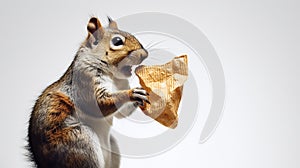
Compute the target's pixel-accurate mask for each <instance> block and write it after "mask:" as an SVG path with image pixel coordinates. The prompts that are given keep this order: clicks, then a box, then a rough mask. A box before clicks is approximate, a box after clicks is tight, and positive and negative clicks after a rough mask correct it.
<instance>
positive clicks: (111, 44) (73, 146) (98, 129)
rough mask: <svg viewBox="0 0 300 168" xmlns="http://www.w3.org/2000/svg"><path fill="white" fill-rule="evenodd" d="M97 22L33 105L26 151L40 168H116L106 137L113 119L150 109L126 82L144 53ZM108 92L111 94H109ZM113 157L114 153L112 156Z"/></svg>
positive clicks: (142, 95) (112, 27)
mask: <svg viewBox="0 0 300 168" xmlns="http://www.w3.org/2000/svg"><path fill="white" fill-rule="evenodd" d="M108 21H109V25H108V27H105V28H104V27H103V26H101V23H100V21H99V20H98V18H96V17H92V18H91V19H90V20H89V23H88V25H87V30H88V36H87V38H86V39H85V41H84V42H83V43H82V44H81V46H80V48H79V50H78V51H77V53H76V56H75V57H74V60H73V61H72V63H71V65H70V66H69V68H68V69H67V71H66V72H65V73H64V75H63V76H62V77H61V78H60V79H59V80H58V81H56V82H54V83H53V84H51V85H50V86H48V87H47V88H46V89H45V90H44V91H43V92H42V94H41V95H40V96H39V98H38V99H37V101H36V103H35V105H34V107H33V111H32V113H31V116H30V120H29V127H28V150H29V152H30V155H31V159H32V161H34V162H35V165H36V166H37V167H39V168H69V167H70V168H118V167H119V165H120V156H119V153H118V151H119V149H118V145H117V142H116V140H115V139H114V137H112V136H111V135H110V128H111V125H112V121H113V116H116V117H119V118H122V117H126V116H128V115H130V114H131V113H132V112H133V111H134V110H135V109H136V108H137V107H138V106H142V105H144V103H149V101H148V99H147V95H148V93H146V91H145V90H144V89H142V88H134V89H130V87H129V82H128V80H127V79H126V78H128V77H130V76H131V75H132V72H131V71H132V66H133V65H138V64H140V63H141V62H142V61H143V60H144V59H145V58H147V56H148V52H147V51H146V50H145V49H144V48H143V46H142V45H141V44H140V42H139V41H138V40H137V39H136V38H135V37H134V36H133V35H131V34H129V33H127V32H124V31H121V30H119V29H118V26H117V23H116V22H115V21H114V20H112V19H111V18H109V17H108ZM113 88H115V90H117V91H114V90H113ZM112 151H113V152H112Z"/></svg>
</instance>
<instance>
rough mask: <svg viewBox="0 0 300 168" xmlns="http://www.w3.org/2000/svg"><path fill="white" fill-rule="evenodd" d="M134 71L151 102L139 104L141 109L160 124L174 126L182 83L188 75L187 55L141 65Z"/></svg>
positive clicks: (176, 121)
mask: <svg viewBox="0 0 300 168" xmlns="http://www.w3.org/2000/svg"><path fill="white" fill-rule="evenodd" d="M135 73H136V75H137V76H138V78H139V81H140V85H141V86H142V87H143V88H144V89H145V90H146V91H147V92H148V93H149V96H148V99H149V101H150V103H151V104H148V103H145V104H144V106H140V108H141V110H142V111H143V112H144V113H145V114H146V115H148V116H150V117H151V118H153V119H155V120H156V121H158V122H159V123H161V124H162V125H164V126H166V127H169V128H175V127H176V126H177V124H178V114H177V110H178V107H179V103H180V100H181V96H182V91H183V84H184V82H185V81H186V80H187V77H188V64H187V56H186V55H182V56H178V57H175V58H174V59H173V60H171V61H170V62H168V63H166V64H164V65H153V66H145V65H141V66H139V67H137V68H136V70H135Z"/></svg>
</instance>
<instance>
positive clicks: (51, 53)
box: [0, 0, 300, 168]
mask: <svg viewBox="0 0 300 168" xmlns="http://www.w3.org/2000/svg"><path fill="white" fill-rule="evenodd" d="M299 8H300V3H299V1H297V0H294V1H292V0H280V1H274V0H272V1H271V0H260V1H256V0H254V1H253V0H251V1H250V0H247V1H234V0H227V1H221V0H219V1H214V0H213V1H212V0H210V1H209V0H206V1H201V0H200V1H180V2H174V1H171V0H165V1H140V0H139V1H138V0H134V1H120V2H117V1H104V2H103V1H102V2H101V1H92V0H87V1H76V2H75V1H71V0H69V1H58V0H53V1H47V2H45V1H31V0H28V1H21V0H20V1H14V0H11V1H2V2H1V4H0V21H1V28H0V30H1V31H0V44H1V61H0V68H1V69H0V70H1V71H0V72H1V77H2V80H1V87H0V93H1V97H0V98H1V101H0V102H1V111H2V112H1V114H2V117H1V120H0V121H1V122H0V123H1V125H0V126H1V127H0V131H1V135H2V136H1V143H0V149H1V152H0V158H1V159H0V167H29V166H28V165H29V164H28V162H27V161H26V159H25V157H24V155H23V154H24V152H25V150H24V149H22V146H24V145H25V144H26V143H25V140H24V139H25V136H26V131H27V121H28V119H29V114H30V111H31V107H32V106H33V104H34V100H35V99H36V97H37V96H38V95H39V94H40V92H41V91H42V90H43V89H44V88H45V87H46V86H47V85H49V84H50V83H52V82H54V81H55V80H56V79H57V78H58V77H59V76H60V75H62V73H63V72H64V71H65V70H66V68H67V66H68V65H69V63H70V62H71V60H72V58H73V55H74V54H75V52H76V50H77V48H78V46H79V44H80V42H81V41H82V40H83V39H84V38H85V35H86V30H85V25H86V22H87V20H88V19H89V16H90V15H96V16H99V17H100V18H105V17H106V15H110V16H112V17H114V18H119V17H122V16H126V15H129V14H134V13H139V12H145V11H157V12H165V13H169V14H174V15H176V16H179V17H181V18H183V19H185V20H187V21H189V22H191V23H193V24H194V25H196V26H197V27H198V28H199V29H200V30H202V32H203V33H204V34H205V35H206V36H207V37H208V39H209V40H210V41H211V43H212V44H213V46H214V47H215V50H216V51H217V53H218V55H219V57H220V60H221V62H222V64H223V68H224V73H225V78H226V84H227V86H226V87H227V88H226V91H227V95H226V107H225V111H224V115H223V118H222V121H221V123H220V124H219V126H218V128H217V130H216V132H215V134H214V135H213V136H212V137H211V138H210V139H209V140H208V141H207V142H206V143H204V144H198V139H199V135H200V130H199V129H197V127H195V128H194V129H193V130H192V131H191V132H190V133H189V134H188V136H187V137H186V138H185V139H184V141H182V142H181V143H180V144H179V145H178V146H176V147H175V148H173V149H172V150H170V151H168V152H166V153H164V154H162V155H159V156H156V157H152V158H144V159H128V158H123V159H122V167H124V168H134V167H145V168H147V167H149V168H150V167H184V166H185V167H205V168H220V167H228V168H241V167H243V168H253V167H263V168H283V167H288V168H298V167H300V161H299V156H300V144H299V142H300V135H299V128H300V122H299V119H300V114H299V112H300V108H299V98H300V96H299V95H300V89H299V86H300V80H299V76H300V69H299V67H298V66H299V63H300V57H299V56H300V55H299V54H300V52H299V44H300V33H299V30H300V22H299V20H300V10H299ZM157 24H163V23H157ZM170 29H171V27H170ZM182 31H184V30H182ZM199 121H201V119H200V120H199ZM197 124H201V123H197Z"/></svg>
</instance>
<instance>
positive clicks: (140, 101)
mask: <svg viewBox="0 0 300 168" xmlns="http://www.w3.org/2000/svg"><path fill="white" fill-rule="evenodd" d="M148 96H149V94H148V93H147V92H146V90H144V89H143V88H141V87H137V88H134V89H132V95H131V100H132V101H135V105H136V106H144V102H146V103H149V104H150V101H149V100H148Z"/></svg>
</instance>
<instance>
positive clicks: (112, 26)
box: [107, 16, 118, 29]
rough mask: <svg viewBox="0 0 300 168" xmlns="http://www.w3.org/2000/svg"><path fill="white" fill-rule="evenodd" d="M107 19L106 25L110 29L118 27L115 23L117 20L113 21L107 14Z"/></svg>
mask: <svg viewBox="0 0 300 168" xmlns="http://www.w3.org/2000/svg"><path fill="white" fill-rule="evenodd" d="M107 19H108V22H109V24H108V27H109V28H111V29H118V25H117V22H115V21H114V20H113V19H112V18H111V17H109V16H107Z"/></svg>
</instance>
